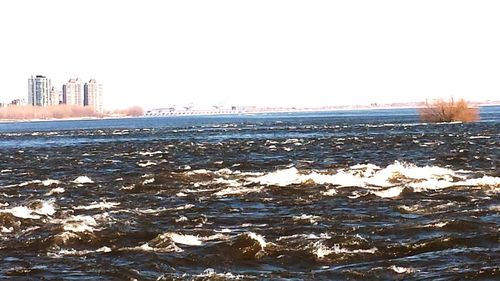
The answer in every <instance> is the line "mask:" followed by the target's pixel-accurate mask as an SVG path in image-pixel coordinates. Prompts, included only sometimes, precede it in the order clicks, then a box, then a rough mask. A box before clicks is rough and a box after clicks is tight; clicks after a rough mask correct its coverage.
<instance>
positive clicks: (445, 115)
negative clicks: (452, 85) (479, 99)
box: [418, 98, 479, 123]
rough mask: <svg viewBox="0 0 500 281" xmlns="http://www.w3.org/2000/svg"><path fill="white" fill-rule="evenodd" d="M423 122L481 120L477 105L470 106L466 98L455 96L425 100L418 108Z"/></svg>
mask: <svg viewBox="0 0 500 281" xmlns="http://www.w3.org/2000/svg"><path fill="white" fill-rule="evenodd" d="M418 113H419V115H420V120H421V121H422V122H433V123H434V122H453V121H461V122H474V121H478V120H479V111H478V109H477V108H476V107H470V106H469V104H468V103H467V101H466V100H464V99H459V100H457V101H455V100H454V99H453V98H452V99H450V100H448V101H446V100H444V99H436V100H434V101H433V102H430V103H429V102H427V101H426V102H425V104H424V106H423V107H422V108H419V109H418Z"/></svg>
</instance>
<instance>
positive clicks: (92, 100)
mask: <svg viewBox="0 0 500 281" xmlns="http://www.w3.org/2000/svg"><path fill="white" fill-rule="evenodd" d="M83 105H84V106H90V107H93V108H94V110H95V111H97V112H102V84H98V83H97V81H96V80H95V79H90V81H89V82H88V83H85V86H84V94H83Z"/></svg>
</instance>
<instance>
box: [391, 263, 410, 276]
mask: <svg viewBox="0 0 500 281" xmlns="http://www.w3.org/2000/svg"><path fill="white" fill-rule="evenodd" d="M389 269H390V270H392V271H394V272H396V273H398V274H403V273H413V272H415V269H413V268H411V267H402V266H396V265H391V266H390V267H389Z"/></svg>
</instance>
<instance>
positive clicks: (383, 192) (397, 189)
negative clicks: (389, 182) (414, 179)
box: [371, 186, 404, 198]
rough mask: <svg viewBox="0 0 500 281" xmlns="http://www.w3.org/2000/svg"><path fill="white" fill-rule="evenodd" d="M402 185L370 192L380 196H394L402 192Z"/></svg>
mask: <svg viewBox="0 0 500 281" xmlns="http://www.w3.org/2000/svg"><path fill="white" fill-rule="evenodd" d="M403 189H404V187H403V186H395V187H391V188H389V189H385V190H380V191H371V193H373V194H375V195H377V196H378V197H382V198H394V197H398V196H399V195H401V192H403Z"/></svg>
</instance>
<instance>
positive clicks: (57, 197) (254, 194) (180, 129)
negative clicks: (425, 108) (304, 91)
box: [0, 107, 500, 280]
mask: <svg viewBox="0 0 500 281" xmlns="http://www.w3.org/2000/svg"><path fill="white" fill-rule="evenodd" d="M481 115H482V121H481V122H478V123H473V124H460V123H456V124H421V123H419V122H418V120H417V116H416V113H415V111H414V110H378V111H345V112H332V113H314V114H271V115H256V116H233V117H191V118H164V119H161V118H137V119H120V120H95V121H57V122H56V121H54V122H26V123H3V124H0V189H1V190H0V261H1V262H0V278H2V279H12V280H40V279H43V278H45V279H44V280H60V279H64V280H184V279H194V280H233V279H240V280H262V279H279V280H302V279H306V280H332V279H337V280H344V279H349V280H358V279H363V280H374V279H393V280H394V279H395V280H412V279H414V280H461V279H475V280H477V279H483V280H495V279H498V278H499V276H500V269H499V260H500V248H499V225H500V217H499V210H500V201H499V196H498V192H499V190H500V170H499V167H498V158H499V148H498V146H499V145H498V143H499V131H500V123H499V121H500V108H499V107H489V108H482V110H481Z"/></svg>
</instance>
